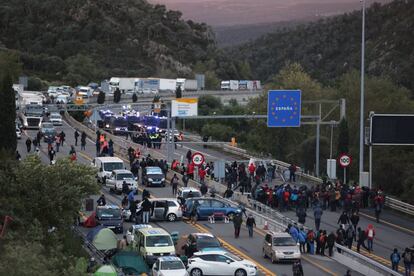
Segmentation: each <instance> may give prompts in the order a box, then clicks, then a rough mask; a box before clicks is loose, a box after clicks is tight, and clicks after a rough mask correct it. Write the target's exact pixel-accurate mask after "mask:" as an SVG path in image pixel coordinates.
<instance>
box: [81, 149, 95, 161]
mask: <svg viewBox="0 0 414 276" xmlns="http://www.w3.org/2000/svg"><path fill="white" fill-rule="evenodd" d="M78 154H79V155H80V156H82V157H83V158H85V159H86V160H88V161H92V160H93V158H91V157H90V156H89V155H87V154H85V153H83V152H81V151H80V152H78Z"/></svg>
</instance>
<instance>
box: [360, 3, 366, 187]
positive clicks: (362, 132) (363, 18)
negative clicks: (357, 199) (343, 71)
mask: <svg viewBox="0 0 414 276" xmlns="http://www.w3.org/2000/svg"><path fill="white" fill-rule="evenodd" d="M361 1H362V43H361V101H360V117H359V182H360V184H361V180H362V174H363V172H364V93H365V89H364V88H365V0H361Z"/></svg>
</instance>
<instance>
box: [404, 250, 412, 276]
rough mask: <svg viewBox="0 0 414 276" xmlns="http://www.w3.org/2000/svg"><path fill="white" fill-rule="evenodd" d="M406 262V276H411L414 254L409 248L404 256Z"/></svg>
mask: <svg viewBox="0 0 414 276" xmlns="http://www.w3.org/2000/svg"><path fill="white" fill-rule="evenodd" d="M402 259H403V262H404V268H405V276H411V264H412V262H413V252H412V251H411V250H410V249H409V248H408V247H407V248H405V250H404V253H403V254H402Z"/></svg>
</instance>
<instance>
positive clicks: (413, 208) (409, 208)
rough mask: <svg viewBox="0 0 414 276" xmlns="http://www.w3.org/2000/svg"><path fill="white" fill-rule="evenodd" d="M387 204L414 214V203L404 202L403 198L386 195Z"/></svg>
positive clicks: (392, 207)
mask: <svg viewBox="0 0 414 276" xmlns="http://www.w3.org/2000/svg"><path fill="white" fill-rule="evenodd" d="M385 206H387V207H389V208H391V209H394V210H397V211H400V212H403V213H406V214H409V215H412V216H414V205H411V204H409V203H406V202H403V201H401V200H398V199H395V198H392V197H389V196H386V197H385Z"/></svg>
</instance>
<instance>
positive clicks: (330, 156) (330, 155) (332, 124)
mask: <svg viewBox="0 0 414 276" xmlns="http://www.w3.org/2000/svg"><path fill="white" fill-rule="evenodd" d="M334 125H335V121H331V143H330V148H329V159H332V145H333V128H334Z"/></svg>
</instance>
